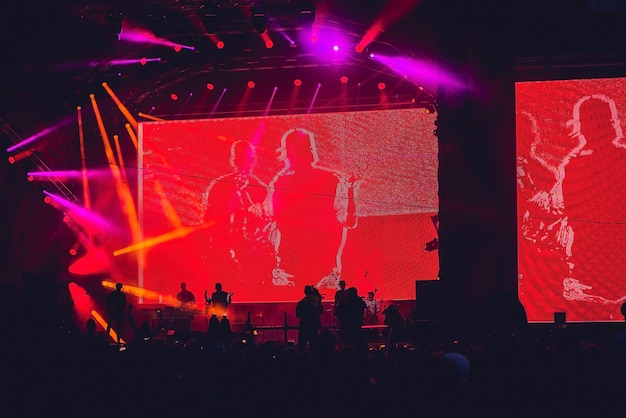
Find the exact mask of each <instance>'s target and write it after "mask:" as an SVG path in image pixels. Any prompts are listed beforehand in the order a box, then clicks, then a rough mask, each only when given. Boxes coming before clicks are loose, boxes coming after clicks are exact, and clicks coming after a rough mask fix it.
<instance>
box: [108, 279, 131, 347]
mask: <svg viewBox="0 0 626 418" xmlns="http://www.w3.org/2000/svg"><path fill="white" fill-rule="evenodd" d="M122 287H123V285H122V283H115V290H113V291H111V293H109V295H108V296H107V299H106V308H107V317H108V322H107V329H106V335H107V336H109V335H110V333H111V323H112V322H114V323H115V332H116V333H117V343H118V344H120V340H121V334H122V323H123V322H124V314H125V308H126V294H124V292H122Z"/></svg>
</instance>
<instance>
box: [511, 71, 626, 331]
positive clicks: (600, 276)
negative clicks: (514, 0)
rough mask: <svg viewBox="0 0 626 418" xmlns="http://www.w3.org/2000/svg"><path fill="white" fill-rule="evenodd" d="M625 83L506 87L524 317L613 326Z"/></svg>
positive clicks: (624, 196)
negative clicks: (512, 97) (511, 106)
mask: <svg viewBox="0 0 626 418" xmlns="http://www.w3.org/2000/svg"><path fill="white" fill-rule="evenodd" d="M625 91H626V78H611V79H585V80H561V81H538V82H520V83H517V84H516V119H517V190H518V195H517V196H518V273H519V275H518V277H519V282H518V283H519V297H520V301H521V302H522V304H523V305H524V307H525V309H526V312H527V315H528V319H529V320H530V321H534V322H547V321H552V320H553V318H554V312H565V313H566V318H567V321H574V322H584V321H622V320H623V316H622V315H621V313H620V307H621V304H622V303H623V302H624V301H626V279H625V278H624V272H625V271H626V257H625V255H626V253H625V249H626V188H625V185H626V139H624V134H623V124H622V121H623V120H626V119H625V114H624V112H626V95H625V94H624V92H625Z"/></svg>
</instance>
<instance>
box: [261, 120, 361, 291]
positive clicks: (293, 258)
mask: <svg viewBox="0 0 626 418" xmlns="http://www.w3.org/2000/svg"><path fill="white" fill-rule="evenodd" d="M279 151H280V156H279V159H280V160H281V161H283V162H284V164H285V166H284V168H283V169H282V170H281V171H279V172H278V174H277V175H276V176H275V177H274V179H273V180H272V182H271V184H270V189H271V202H272V210H273V218H274V220H275V221H276V228H277V229H278V231H279V233H278V242H277V247H276V248H277V250H278V251H277V258H276V260H277V264H276V268H275V269H274V271H273V275H272V276H273V284H274V285H275V286H294V285H295V286H296V287H297V288H298V289H301V288H302V286H304V285H307V284H312V285H314V286H315V287H316V288H317V289H320V290H323V289H337V288H338V287H339V280H340V277H341V270H342V252H343V248H344V246H345V244H346V239H347V235H348V230H349V229H352V228H355V227H356V225H357V216H356V206H355V194H356V192H357V187H358V183H359V181H358V180H357V179H355V178H354V176H349V177H348V176H346V175H344V174H342V173H340V172H338V171H335V170H332V169H328V168H325V167H321V166H320V165H318V161H319V156H318V153H317V148H316V144H315V140H314V136H313V133H312V132H310V131H307V130H305V129H290V130H288V131H287V132H285V134H284V135H283V136H282V139H281V148H280V149H279Z"/></svg>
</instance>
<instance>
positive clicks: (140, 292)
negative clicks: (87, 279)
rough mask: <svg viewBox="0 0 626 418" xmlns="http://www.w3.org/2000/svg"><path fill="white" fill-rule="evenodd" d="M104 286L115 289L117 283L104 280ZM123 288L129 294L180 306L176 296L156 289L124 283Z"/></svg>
mask: <svg viewBox="0 0 626 418" xmlns="http://www.w3.org/2000/svg"><path fill="white" fill-rule="evenodd" d="M102 286H103V287H105V288H108V289H115V283H114V282H112V281H110V280H103V281H102ZM123 288H124V292H125V293H127V294H129V295H133V296H137V297H140V298H145V299H151V300H158V301H159V303H163V304H164V305H168V306H178V304H179V302H178V300H177V299H176V298H175V297H174V296H171V295H166V296H165V297H164V296H163V295H162V294H160V293H158V292H155V291H154V290H149V289H144V288H142V287H137V286H131V285H127V284H124V286H123Z"/></svg>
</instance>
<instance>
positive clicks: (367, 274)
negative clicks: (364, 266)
mask: <svg viewBox="0 0 626 418" xmlns="http://www.w3.org/2000/svg"><path fill="white" fill-rule="evenodd" d="M365 277H367V278H368V279H369V281H370V283H371V284H372V287H373V288H374V293H376V292H378V289H376V285H375V284H374V281H373V280H372V276H370V274H369V272H368V271H367V270H365Z"/></svg>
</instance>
